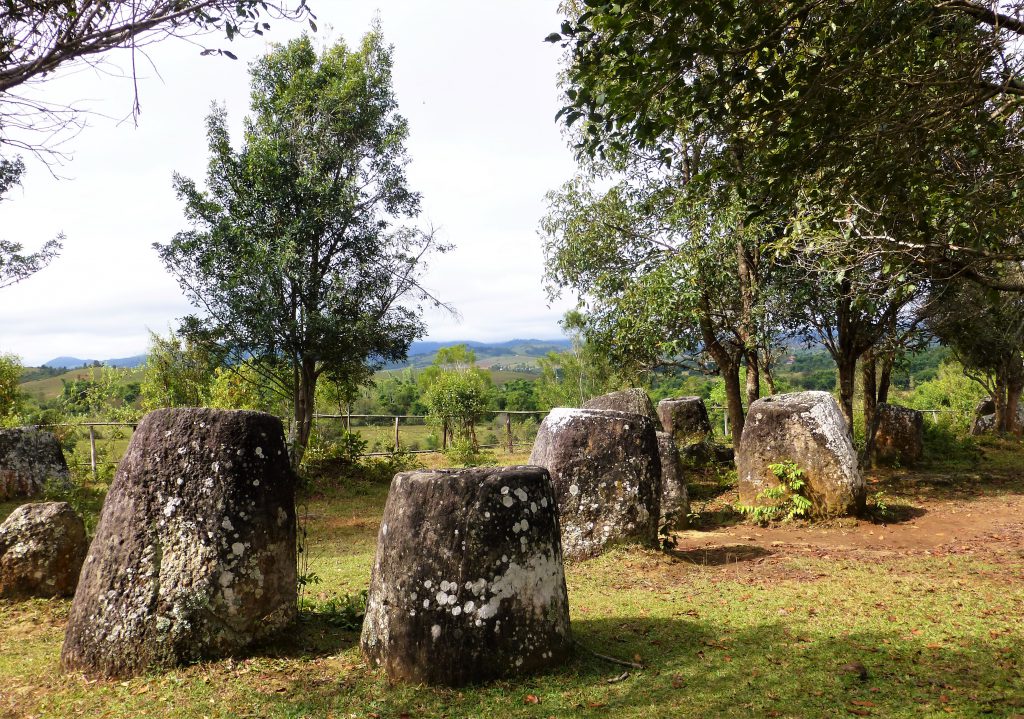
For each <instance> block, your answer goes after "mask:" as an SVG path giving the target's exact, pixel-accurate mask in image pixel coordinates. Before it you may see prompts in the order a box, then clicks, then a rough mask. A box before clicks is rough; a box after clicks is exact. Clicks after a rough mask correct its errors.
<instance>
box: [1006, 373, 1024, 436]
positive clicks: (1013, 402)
mask: <svg viewBox="0 0 1024 719" xmlns="http://www.w3.org/2000/svg"><path fill="white" fill-rule="evenodd" d="M1022 390H1024V382H1011V383H1010V384H1009V385H1008V386H1007V391H1006V431H1007V432H1013V433H1014V434H1020V433H1021V429H1022V428H1021V426H1020V425H1018V424H1017V408H1018V407H1019V406H1020V393H1021V391H1022Z"/></svg>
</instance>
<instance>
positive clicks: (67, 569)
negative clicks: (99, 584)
mask: <svg viewBox="0 0 1024 719" xmlns="http://www.w3.org/2000/svg"><path fill="white" fill-rule="evenodd" d="M88 547H89V542H88V541H87V540H86V538H85V523H84V522H83V521H82V518H81V517H79V516H78V515H77V514H75V510H74V509H72V508H71V505H70V504H68V503H67V502H41V503H37V504H23V505H21V506H20V507H18V508H17V509H15V510H14V511H13V512H11V514H10V515H9V516H8V517H7V519H6V520H5V521H4V523H3V524H0V597H8V598H11V597H13V598H25V597H45V598H49V597H70V596H71V595H72V594H74V593H75V586H76V585H77V584H78V574H79V572H80V571H81V570H82V560H83V559H85V551H86V549H88Z"/></svg>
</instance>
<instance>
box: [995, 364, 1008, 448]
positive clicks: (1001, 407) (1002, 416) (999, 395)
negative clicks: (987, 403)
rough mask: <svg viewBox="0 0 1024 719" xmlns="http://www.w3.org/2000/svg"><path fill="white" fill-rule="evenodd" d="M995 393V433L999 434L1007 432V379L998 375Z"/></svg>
mask: <svg viewBox="0 0 1024 719" xmlns="http://www.w3.org/2000/svg"><path fill="white" fill-rule="evenodd" d="M995 385H996V386H995V391H994V392H993V393H992V402H993V404H995V406H996V414H995V422H994V423H993V424H994V426H993V427H992V430H993V432H995V433H996V434H999V433H1000V432H1005V431H1006V378H1005V377H1004V376H1003V375H1002V374H1001V373H997V374H996V383H995Z"/></svg>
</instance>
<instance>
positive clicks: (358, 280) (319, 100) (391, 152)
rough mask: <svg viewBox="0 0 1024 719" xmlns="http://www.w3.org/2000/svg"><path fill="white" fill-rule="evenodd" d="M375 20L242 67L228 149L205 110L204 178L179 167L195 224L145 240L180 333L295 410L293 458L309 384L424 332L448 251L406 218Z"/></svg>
mask: <svg viewBox="0 0 1024 719" xmlns="http://www.w3.org/2000/svg"><path fill="white" fill-rule="evenodd" d="M391 67H392V51H391V48H390V46H388V45H387V44H386V43H385V42H384V39H383V37H382V36H381V34H380V32H379V30H377V29H374V30H373V31H371V32H370V33H368V34H367V35H366V36H365V37H364V38H363V40H362V42H361V44H360V45H359V47H358V48H356V49H351V50H350V49H349V48H348V47H346V46H345V45H344V44H343V43H338V44H336V45H334V46H333V47H330V48H328V49H326V50H325V51H324V52H323V53H322V54H318V53H317V51H316V50H315V49H314V47H313V44H312V42H311V41H310V39H309V38H308V37H303V38H300V39H297V40H294V41H292V42H290V43H288V44H287V45H285V46H278V47H276V48H275V49H274V50H273V51H271V52H270V53H269V54H267V55H266V56H265V57H263V58H261V59H260V60H258V61H256V62H255V63H253V65H252V68H251V76H252V114H251V115H250V116H249V117H248V118H246V120H245V125H244V132H243V139H242V144H241V146H240V148H239V149H237V150H236V149H234V148H233V147H232V143H231V138H230V136H229V132H228V127H227V113H226V111H225V110H224V109H223V108H218V107H215V108H214V110H213V112H212V113H211V115H210V116H209V118H208V119H207V135H208V142H209V151H210V163H209V170H208V172H207V178H206V188H205V189H202V188H200V187H199V186H198V185H197V184H196V183H195V182H194V181H193V180H191V179H188V178H186V177H183V176H180V175H176V176H175V178H174V185H175V189H176V190H177V193H178V196H179V198H180V199H181V200H182V201H183V202H184V205H185V215H186V218H187V219H188V221H189V223H190V224H191V225H192V229H189V230H185V231H183V232H180V233H178V234H177V235H175V237H174V238H173V240H171V242H169V243H168V244H165V245H162V244H156V245H154V246H155V248H156V249H157V251H158V252H159V255H160V258H161V260H162V261H163V262H164V265H165V266H166V267H167V269H168V271H170V272H171V273H172V274H173V275H174V276H175V277H176V278H177V279H178V281H179V283H180V285H181V287H182V289H183V290H184V292H185V294H186V295H187V297H188V298H189V299H190V300H191V301H192V303H193V304H194V305H195V306H196V307H198V308H200V310H201V311H202V312H201V315H199V316H194V317H191V318H189V319H188V320H187V321H186V323H185V324H184V331H185V332H186V333H187V334H190V335H191V337H192V338H194V339H196V340H197V341H203V342H214V343H217V344H219V345H220V346H221V347H223V348H225V350H226V351H228V352H229V353H230V354H231V356H233V357H234V358H235V361H236V362H241V361H242V360H257V361H256V362H254V363H252V366H253V367H254V368H256V369H259V368H260V367H265V366H270V365H271V364H272V363H274V362H279V363H283V364H284V366H285V367H286V368H287V372H286V373H284V375H283V377H285V379H282V375H280V374H277V373H270V374H268V376H267V380H268V381H270V382H271V383H272V384H273V385H274V386H276V387H277V389H278V391H279V392H280V393H282V394H283V395H284V396H286V397H287V398H288V399H289V400H290V401H291V402H292V403H293V406H294V427H293V429H294V432H295V434H294V437H293V450H294V454H293V461H295V462H298V461H300V460H301V455H302V451H303V449H304V447H305V444H306V442H307V440H308V437H309V432H310V430H311V426H312V415H313V405H314V401H313V400H314V396H315V389H316V383H317V380H318V379H319V378H320V377H321V376H322V375H324V374H327V375H330V376H333V377H334V378H338V379H344V378H346V377H351V376H355V375H358V376H360V377H365V365H367V364H371V365H376V364H380V363H383V362H390V361H398V360H401V359H404V357H405V356H406V353H407V351H408V348H409V344H410V342H411V341H412V340H413V339H415V338H417V337H419V336H421V335H422V334H423V332H424V325H423V322H422V319H421V316H420V308H421V307H422V304H423V303H424V302H426V303H432V304H440V303H439V302H438V301H437V300H436V299H435V298H434V297H433V296H432V295H430V294H429V293H428V292H427V291H426V290H425V289H424V288H423V287H422V286H421V285H420V283H419V277H420V275H421V273H422V272H423V270H424V260H425V258H426V257H427V256H428V255H430V254H431V253H432V252H435V251H443V250H445V249H446V248H445V247H444V246H442V245H440V244H438V242H437V240H436V238H435V236H434V234H433V233H432V232H427V231H424V230H422V229H420V228H418V227H416V226H415V225H412V224H409V223H408V221H409V220H412V219H413V218H415V217H416V216H417V215H418V213H419V203H420V196H419V194H417V193H416V192H413V191H412V190H410V189H409V188H408V186H407V182H406V175H405V168H406V165H407V163H408V161H409V158H408V156H407V154H406V150H405V141H406V137H407V135H408V125H407V123H406V120H405V119H404V118H403V117H402V116H401V115H400V114H398V108H397V103H396V101H395V97H394V93H393V90H392V82H391Z"/></svg>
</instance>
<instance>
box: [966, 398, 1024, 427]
mask: <svg viewBox="0 0 1024 719" xmlns="http://www.w3.org/2000/svg"><path fill="white" fill-rule="evenodd" d="M995 426H996V403H995V401H993V399H992V398H991V397H986V398H985V399H983V400H981V402H979V403H978V406H977V407H975V408H974V422H973V423H972V424H971V434H972V435H975V436H977V435H981V434H988V433H990V432H993V431H995ZM1017 427H1018V428H1020V427H1024V398H1022V399H1021V401H1020V402H1018V404H1017Z"/></svg>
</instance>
